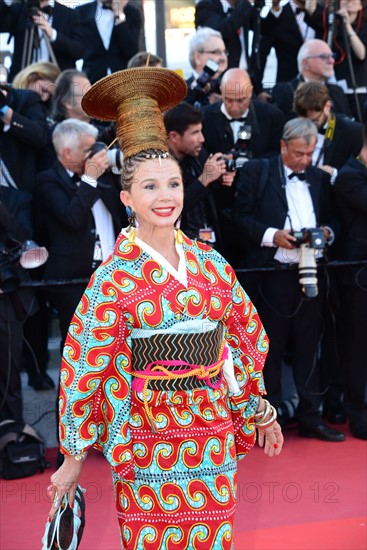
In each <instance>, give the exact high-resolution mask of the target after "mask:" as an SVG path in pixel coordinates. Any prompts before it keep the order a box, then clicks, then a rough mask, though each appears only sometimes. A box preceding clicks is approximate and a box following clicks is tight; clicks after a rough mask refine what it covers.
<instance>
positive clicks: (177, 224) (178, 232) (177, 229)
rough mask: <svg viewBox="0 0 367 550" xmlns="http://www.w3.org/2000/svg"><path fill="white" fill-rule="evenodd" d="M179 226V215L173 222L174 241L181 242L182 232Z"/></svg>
mask: <svg viewBox="0 0 367 550" xmlns="http://www.w3.org/2000/svg"><path fill="white" fill-rule="evenodd" d="M180 227H181V216H179V217H178V218H177V220H176V223H175V229H176V243H177V244H182V243H183V233H182V231H181V229H180Z"/></svg>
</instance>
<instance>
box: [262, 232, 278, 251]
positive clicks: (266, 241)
mask: <svg viewBox="0 0 367 550" xmlns="http://www.w3.org/2000/svg"><path fill="white" fill-rule="evenodd" d="M277 231H278V230H277V229H275V228H274V227H268V229H267V230H266V231H265V233H264V235H263V238H262V241H261V246H269V247H276V245H275V244H274V235H275V233H276V232H277Z"/></svg>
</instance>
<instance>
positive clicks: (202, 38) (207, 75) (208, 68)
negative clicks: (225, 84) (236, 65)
mask: <svg viewBox="0 0 367 550" xmlns="http://www.w3.org/2000/svg"><path fill="white" fill-rule="evenodd" d="M227 56H228V52H227V51H226V47H225V45H224V42H223V38H222V35H221V34H220V32H219V31H216V30H214V29H210V28H208V27H203V28H201V29H198V30H197V31H196V32H195V33H194V34H193V35H192V37H191V39H190V43H189V60H190V64H191V67H192V71H193V74H192V75H191V76H190V78H188V80H186V83H187V88H188V91H187V96H186V98H185V101H186V102H187V103H190V104H191V105H194V106H195V107H197V108H198V109H200V108H201V107H204V106H205V105H211V104H213V103H215V102H217V101H220V100H221V96H220V89H219V84H220V79H221V77H222V75H223V73H224V72H225V71H226V70H227V67H228V58H227Z"/></svg>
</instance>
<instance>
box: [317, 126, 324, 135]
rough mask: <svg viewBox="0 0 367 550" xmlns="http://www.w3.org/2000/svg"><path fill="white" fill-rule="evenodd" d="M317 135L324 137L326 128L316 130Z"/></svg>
mask: <svg viewBox="0 0 367 550" xmlns="http://www.w3.org/2000/svg"><path fill="white" fill-rule="evenodd" d="M317 133H318V134H322V135H323V136H324V135H325V133H326V128H324V127H322V128H317Z"/></svg>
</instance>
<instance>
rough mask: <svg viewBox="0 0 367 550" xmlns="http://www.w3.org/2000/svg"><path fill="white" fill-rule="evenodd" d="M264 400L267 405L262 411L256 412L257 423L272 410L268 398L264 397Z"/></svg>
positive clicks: (255, 419)
mask: <svg viewBox="0 0 367 550" xmlns="http://www.w3.org/2000/svg"><path fill="white" fill-rule="evenodd" d="M263 402H264V405H265V409H263V410H262V411H258V412H256V413H255V414H254V421H255V424H256V423H257V422H261V421H262V420H263V419H264V418H265V417H266V416H269V414H270V412H271V410H270V407H271V405H270V403H269V401H268V400H267V399H263Z"/></svg>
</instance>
